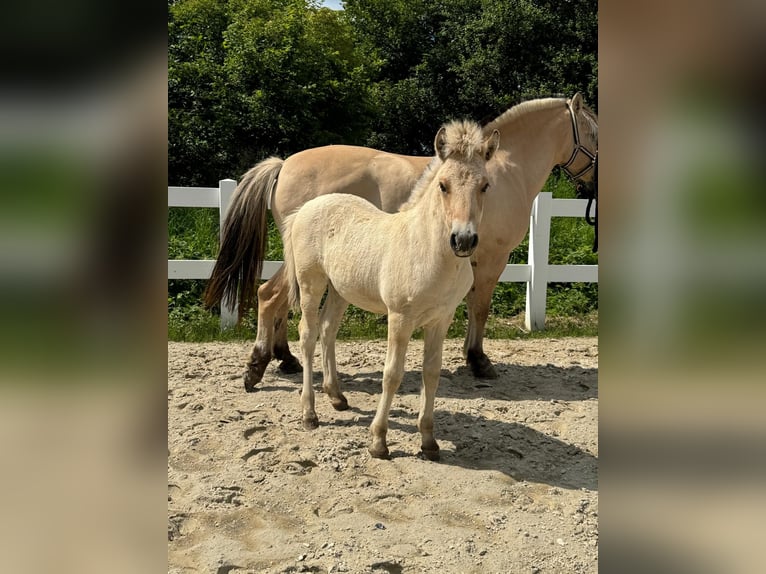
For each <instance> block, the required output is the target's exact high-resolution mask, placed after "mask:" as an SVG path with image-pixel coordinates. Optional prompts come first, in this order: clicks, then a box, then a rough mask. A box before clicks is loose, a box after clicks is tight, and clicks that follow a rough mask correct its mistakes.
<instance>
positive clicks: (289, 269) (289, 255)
mask: <svg viewBox="0 0 766 574" xmlns="http://www.w3.org/2000/svg"><path fill="white" fill-rule="evenodd" d="M296 215H297V212H293V213H291V214H290V215H288V216H287V217H285V221H284V225H283V228H284V229H283V234H282V248H283V249H282V251H283V253H284V257H285V264H284V266H283V267H282V270H283V273H284V280H285V282H286V283H287V286H288V289H289V294H288V300H289V303H290V308H291V309H299V308H300V302H301V293H300V288H299V287H298V276H297V275H296V273H295V256H294V251H293V221H294V220H295V216H296Z"/></svg>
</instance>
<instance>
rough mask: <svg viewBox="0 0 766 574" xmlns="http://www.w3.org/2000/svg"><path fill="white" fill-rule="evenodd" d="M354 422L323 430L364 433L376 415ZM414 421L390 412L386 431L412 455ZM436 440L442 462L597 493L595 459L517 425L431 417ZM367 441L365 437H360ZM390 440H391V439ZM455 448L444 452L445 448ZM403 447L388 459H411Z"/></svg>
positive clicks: (442, 414) (363, 413) (462, 416)
mask: <svg viewBox="0 0 766 574" xmlns="http://www.w3.org/2000/svg"><path fill="white" fill-rule="evenodd" d="M350 410H351V412H354V413H356V414H357V415H359V416H357V417H356V418H355V419H354V420H351V419H336V420H334V421H322V423H321V424H322V425H326V426H343V427H348V426H358V427H359V428H360V429H364V430H365V431H366V430H367V429H368V428H369V426H370V424H371V423H372V419H373V417H374V416H375V411H372V410H369V411H368V410H363V409H359V408H355V407H353V406H352V407H351V408H350ZM416 421H417V415H416V414H414V413H411V412H408V411H405V410H402V409H391V413H390V416H389V420H388V426H389V429H396V430H400V431H402V432H404V433H405V434H406V435H407V436H408V437H409V438H408V440H411V441H412V449H417V448H418V445H419V444H420V434H419V432H418V429H417V424H416ZM434 425H435V430H436V440H437V441H439V442H441V443H442V449H441V453H440V455H441V457H440V462H439V463H435V464H447V465H452V466H459V467H462V468H466V469H473V470H495V471H498V472H502V473H503V474H505V475H507V476H509V477H511V478H513V479H514V480H516V481H524V480H526V481H529V482H535V483H544V484H549V485H550V486H558V487H561V488H567V489H581V488H585V489H587V490H598V458H596V457H595V456H593V455H592V454H591V453H589V452H587V451H584V450H582V449H581V448H579V447H577V446H575V445H573V444H570V443H567V442H564V441H562V440H559V439H556V438H554V437H551V436H549V435H547V434H545V433H542V432H540V431H538V430H535V429H533V428H531V427H528V426H526V425H523V424H520V423H509V422H506V421H498V420H491V419H487V418H486V417H484V416H481V415H472V414H466V413H453V412H449V411H441V410H438V409H437V410H436V411H435V412H434ZM364 436H365V437H366V436H367V435H366V433H365V435H364ZM389 438H390V437H389ZM448 442H449V443H452V445H454V446H453V447H445V443H448ZM397 446H401V447H404V448H406V446H407V445H405V444H401V445H397V444H396V443H395V442H390V444H389V448H391V458H406V457H412V456H414V455H413V450H409V451H407V450H403V449H398V448H397Z"/></svg>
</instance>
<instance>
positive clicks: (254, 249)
mask: <svg viewBox="0 0 766 574" xmlns="http://www.w3.org/2000/svg"><path fill="white" fill-rule="evenodd" d="M283 163H284V160H283V159H280V158H278V157H270V158H268V159H265V160H263V161H262V162H260V163H258V164H256V165H255V167H253V168H252V169H250V170H249V171H248V172H247V173H246V174H245V175H244V176H243V177H242V180H241V181H240V182H239V185H238V186H237V189H236V191H235V192H234V195H233V196H232V199H231V205H230V206H229V211H228V212H227V214H226V219H225V220H224V223H223V230H222V233H221V248H220V249H219V252H218V259H217V261H216V262H215V266H214V267H213V274H212V275H211V276H210V280H209V281H208V284H207V288H206V289H205V294H204V300H205V306H206V307H212V306H213V305H217V304H218V303H220V301H221V299H224V298H225V299H227V300H228V301H237V297H239V316H240V317H242V315H244V314H245V312H246V311H247V310H248V309H250V307H252V306H253V303H254V302H255V296H256V293H257V290H256V284H257V282H258V280H259V279H260V278H261V271H262V269H263V258H264V255H265V253H266V243H267V242H268V226H267V220H266V215H267V214H266V211H267V210H268V201H269V195H270V193H271V188H272V185H273V184H274V180H275V179H276V177H277V175H278V174H279V170H281V169H282V164H283Z"/></svg>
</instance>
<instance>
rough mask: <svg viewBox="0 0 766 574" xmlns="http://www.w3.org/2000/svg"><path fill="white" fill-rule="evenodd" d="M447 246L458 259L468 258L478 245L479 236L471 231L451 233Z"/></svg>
mask: <svg viewBox="0 0 766 574" xmlns="http://www.w3.org/2000/svg"><path fill="white" fill-rule="evenodd" d="M449 244H450V247H452V251H454V252H455V255H457V256H458V257H468V256H469V255H471V254H472V253H473V250H474V249H476V246H477V245H478V244H479V234H478V233H474V232H473V231H461V232H453V233H452V235H450V236H449Z"/></svg>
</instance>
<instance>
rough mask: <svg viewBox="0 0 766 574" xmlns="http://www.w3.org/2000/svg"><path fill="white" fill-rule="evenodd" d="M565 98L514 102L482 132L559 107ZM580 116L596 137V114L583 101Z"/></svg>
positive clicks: (563, 103) (565, 101)
mask: <svg viewBox="0 0 766 574" xmlns="http://www.w3.org/2000/svg"><path fill="white" fill-rule="evenodd" d="M566 103H567V98H564V97H556V98H538V99H534V100H527V101H524V102H521V103H518V104H516V105H515V106H512V107H510V108H508V109H507V110H506V111H504V112H503V113H502V114H500V115H499V116H497V117H496V118H495V119H494V120H491V121H490V122H488V123H487V124H485V125H484V127H483V130H484V133H485V134H487V133H491V132H492V130H501V132H500V133H502V127H503V126H505V125H508V124H509V123H511V122H513V121H515V120H517V119H518V118H520V117H522V116H524V115H526V114H529V113H530V112H534V111H540V110H549V109H553V108H559V107H561V106H563V105H566ZM581 118H583V119H585V125H586V127H587V129H588V134H589V135H590V136H592V137H593V138H594V139H598V118H597V116H596V114H595V113H594V112H593V110H591V109H590V108H589V107H588V106H587V105H585V104H584V103H583V106H582V114H581Z"/></svg>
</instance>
